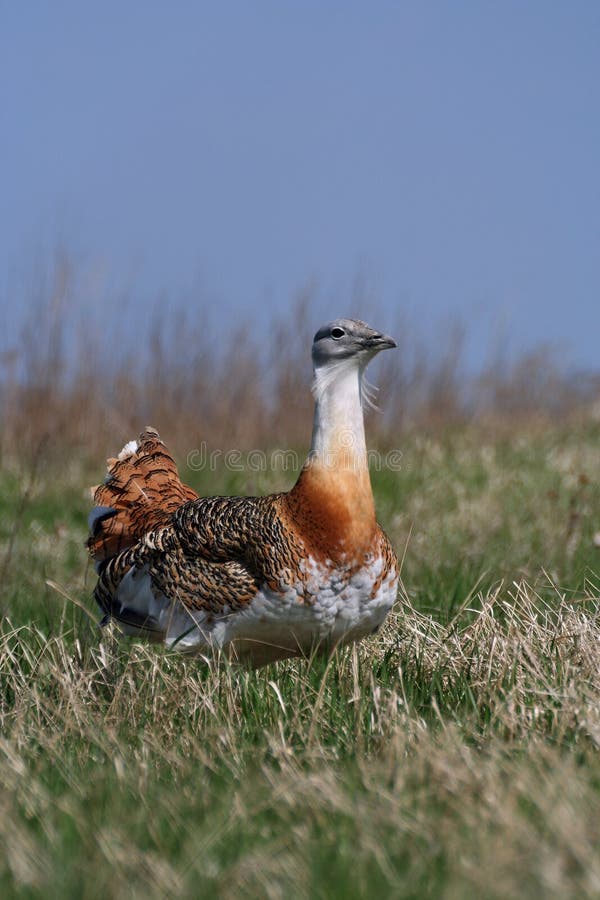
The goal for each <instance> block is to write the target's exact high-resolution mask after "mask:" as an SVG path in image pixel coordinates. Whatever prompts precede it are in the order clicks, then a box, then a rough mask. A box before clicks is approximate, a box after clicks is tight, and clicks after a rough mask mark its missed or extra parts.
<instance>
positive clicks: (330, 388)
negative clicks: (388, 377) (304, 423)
mask: <svg viewBox="0 0 600 900" xmlns="http://www.w3.org/2000/svg"><path fill="white" fill-rule="evenodd" d="M362 376H363V373H362V369H361V368H360V367H359V366H358V365H357V364H356V361H355V360H349V361H344V362H340V363H337V364H335V365H329V366H324V367H320V368H317V369H315V373H314V380H313V386H312V390H313V394H314V397H315V414H314V420H313V432H312V441H311V446H310V453H309V456H308V462H309V463H310V465H315V466H319V467H321V468H324V469H326V470H329V471H331V472H338V473H340V472H344V473H347V474H352V473H356V474H360V473H361V472H366V471H367V447H366V442H365V424H364V416H363V409H362V389H363V388H362Z"/></svg>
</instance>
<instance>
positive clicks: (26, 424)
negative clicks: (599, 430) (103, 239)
mask: <svg viewBox="0 0 600 900" xmlns="http://www.w3.org/2000/svg"><path fill="white" fill-rule="evenodd" d="M85 289H86V288H85V282H84V283H83V284H82V283H81V279H80V278H79V277H78V272H77V269H76V267H74V266H73V265H72V264H71V263H70V261H69V259H68V258H67V257H65V256H64V255H57V258H56V260H55V262H54V265H53V266H52V267H50V269H49V271H48V272H46V273H45V275H44V277H42V276H40V277H39V279H38V281H37V282H36V283H35V284H34V287H32V288H31V287H30V288H29V290H28V292H26V294H25V296H24V299H25V301H27V302H26V306H27V309H28V312H27V314H26V315H25V318H24V321H23V327H22V330H21V334H20V337H19V338H18V339H16V340H15V341H14V342H13V343H11V344H10V345H9V346H5V347H4V348H2V349H3V352H2V355H1V356H0V415H1V417H2V432H1V435H0V452H1V453H2V454H3V456H4V457H6V455H7V454H8V455H14V454H16V453H18V454H19V455H23V454H25V455H27V456H29V457H34V456H35V454H36V453H37V452H43V453H44V455H46V457H48V456H49V455H50V454H51V453H52V452H54V453H60V452H61V451H62V450H68V451H69V452H71V453H73V452H79V453H84V454H86V455H87V454H94V455H95V456H96V457H100V456H102V455H103V454H106V453H109V452H114V450H115V447H116V445H118V444H119V443H120V442H121V443H123V442H124V441H125V440H128V439H129V438H131V437H132V436H135V435H136V434H137V433H138V432H139V430H140V428H141V427H142V426H143V425H145V424H146V423H147V422H151V423H152V424H154V425H155V426H157V427H158V428H159V430H160V431H161V433H164V435H165V436H167V438H168V440H169V443H170V444H171V445H172V446H174V447H177V448H179V449H180V451H181V452H182V451H183V450H184V449H185V448H188V447H197V446H198V445H199V442H200V441H207V442H208V444H209V446H210V447H213V448H216V447H219V448H227V447H237V448H241V449H248V448H251V447H264V446H265V445H266V446H278V447H289V446H291V447H299V446H304V445H306V442H307V439H308V434H309V430H310V420H311V410H312V401H311V398H310V394H309V390H308V388H309V384H310V357H309V351H310V344H311V341H312V334H313V332H314V330H315V328H316V327H317V325H318V324H320V319H321V318H322V316H323V315H324V314H323V313H322V312H320V311H319V309H320V305H322V304H320V303H319V299H318V292H317V290H316V288H311V289H308V290H306V291H304V292H303V293H301V294H300V295H299V296H298V297H297V298H296V299H295V300H294V301H293V303H292V307H291V309H290V308H286V309H285V310H283V311H282V312H281V313H280V316H279V318H278V319H277V320H275V321H273V322H272V323H271V324H270V326H269V327H268V328H267V329H266V331H262V330H260V332H259V329H257V328H256V327H254V328H253V327H251V325H250V323H249V322H244V321H243V320H241V321H240V322H237V323H230V322H226V323H223V322H220V321H219V320H218V318H217V317H215V316H214V315H213V316H212V319H211V315H210V313H211V307H210V303H207V304H205V305H203V303H202V298H199V300H198V303H197V305H196V312H195V313H191V312H190V311H189V308H188V309H187V310H186V311H185V312H184V311H183V310H182V311H181V312H180V313H179V314H176V315H170V316H169V318H168V319H167V320H165V318H164V314H163V313H161V311H160V305H155V304H150V308H149V310H146V309H145V307H144V305H143V304H141V303H140V304H138V306H135V305H134V304H132V302H127V298H126V297H125V298H123V301H122V303H121V304H120V306H121V308H122V310H123V312H122V318H118V317H114V320H113V321H112V322H109V321H103V320H102V316H101V314H100V315H99V316H95V317H93V318H92V319H91V320H90V321H89V322H86V321H81V319H80V317H79V313H78V310H79V309H80V307H81V305H82V304H81V301H82V295H83V293H84V291H85ZM353 303H354V305H356V303H355V302H354V301H353ZM343 307H344V302H343V301H340V308H339V310H337V312H338V313H339V312H344V313H350V314H352V313H353V312H354V313H355V314H360V315H361V316H362V317H365V318H371V317H373V320H374V321H375V319H377V313H376V311H375V310H372V309H371V308H365V307H364V305H363V306H362V307H360V308H359V309H357V310H347V309H345V308H343ZM119 322H120V323H121V324H120V325H119V324H118V323H119ZM390 330H393V332H394V335H395V336H396V337H397V339H398V342H399V350H398V351H397V352H395V353H394V354H387V355H386V358H385V359H384V360H382V361H381V363H380V364H379V365H380V368H379V372H378V375H379V377H378V382H379V386H380V388H381V396H382V398H383V401H382V407H383V409H382V413H381V414H376V415H374V416H372V421H371V423H370V426H371V427H370V433H371V437H372V440H375V441H379V442H380V443H381V442H383V443H387V444H390V443H394V442H396V443H397V441H398V438H399V436H400V435H401V434H403V433H405V432H406V431H407V430H410V429H413V430H414V429H418V430H419V431H427V432H440V430H442V429H445V428H447V427H448V426H456V425H463V424H465V423H468V422H472V421H475V420H476V421H479V422H481V421H487V422H488V424H490V425H492V426H493V427H504V428H507V427H508V428H510V427H512V426H513V425H514V424H515V423H519V424H520V425H523V424H524V423H531V421H532V419H533V420H535V421H540V420H541V421H548V420H553V421H556V420H572V419H573V418H574V417H577V416H579V415H580V414H581V413H582V411H584V412H585V411H589V409H590V408H591V407H592V406H593V404H594V403H596V402H597V400H598V396H599V394H600V376H594V375H591V374H586V375H583V374H579V375H578V376H577V377H575V376H573V375H572V374H569V373H568V372H567V371H565V369H564V367H563V366H561V364H560V360H559V358H558V357H557V355H556V354H553V353H552V352H551V351H550V350H548V349H544V348H541V349H537V350H535V351H534V352H532V353H531V354H529V355H526V356H523V357H522V358H519V359H517V360H513V361H510V360H509V359H508V358H503V357H501V356H500V357H498V356H497V357H496V358H495V359H493V360H492V361H491V362H490V363H489V365H488V366H487V367H486V368H485V369H484V371H482V372H481V373H479V374H478V375H475V376H474V375H470V376H467V375H466V367H465V359H464V328H463V327H461V326H459V325H456V326H455V327H454V328H453V329H450V330H448V329H445V330H440V335H439V340H437V341H436V342H435V345H433V344H432V342H431V341H430V342H429V344H426V343H425V342H424V341H423V338H422V336H421V337H420V336H419V332H418V325H416V324H415V323H414V322H407V321H406V319H405V317H403V316H402V315H401V314H400V313H399V314H398V317H397V322H396V325H395V326H391V328H390ZM41 448H43V450H42V449H41Z"/></svg>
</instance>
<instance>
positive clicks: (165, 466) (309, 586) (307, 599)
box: [88, 319, 398, 666]
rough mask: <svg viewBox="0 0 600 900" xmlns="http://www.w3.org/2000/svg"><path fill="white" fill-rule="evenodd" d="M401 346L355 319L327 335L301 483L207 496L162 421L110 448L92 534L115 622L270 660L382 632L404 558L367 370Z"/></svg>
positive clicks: (103, 599) (185, 644) (329, 328)
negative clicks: (384, 484) (374, 430)
mask: <svg viewBox="0 0 600 900" xmlns="http://www.w3.org/2000/svg"><path fill="white" fill-rule="evenodd" d="M395 346H396V344H395V342H394V341H393V340H392V338H390V337H387V336H386V335H383V334H380V333H379V332H378V331H374V330H373V329H372V328H370V327H369V326H368V325H366V324H365V323H364V322H359V321H357V320H355V319H337V320H336V321H334V322H332V323H330V324H329V325H325V326H324V327H323V328H321V329H319V331H318V332H317V333H316V335H315V339H314V343H313V347H312V359H313V367H314V381H313V393H314V396H315V413H314V425H313V433H312V443H311V448H310V452H309V454H308V458H307V460H306V462H305V464H304V467H303V469H302V471H301V473H300V476H299V478H298V481H297V482H296V484H295V485H294V487H293V488H292V489H291V490H290V491H288V492H287V493H281V494H272V495H270V496H266V497H202V498H200V497H198V495H197V494H196V493H195V492H194V491H193V490H192V489H191V488H189V487H187V486H186V485H184V484H182V482H181V480H180V478H179V475H178V473H177V469H176V466H175V463H174V462H173V459H172V458H171V456H170V455H169V453H168V452H167V450H166V448H165V446H164V444H163V443H162V441H161V440H160V438H159V436H158V433H157V432H156V431H155V430H154V429H151V428H147V429H146V430H145V431H144V432H143V433H142V434H141V435H140V437H139V439H138V440H137V441H130V442H129V443H128V444H126V445H125V447H124V448H123V450H122V451H121V453H120V454H119V456H118V458H117V459H111V460H109V461H108V473H107V476H106V478H105V481H104V483H103V484H102V485H100V486H99V487H98V488H96V489H95V491H94V502H95V504H96V505H95V507H94V508H93V510H92V512H91V513H90V532H91V536H90V538H89V541H88V547H89V550H90V554H91V555H92V557H93V558H94V560H95V561H96V564H97V569H98V573H99V579H98V584H97V586H96V590H95V597H96V600H97V602H98V604H99V605H100V607H101V608H102V610H103V612H104V613H105V620H106V621H108V619H109V618H111V617H112V618H114V619H115V620H116V621H117V622H118V623H119V625H120V627H121V628H122V630H123V631H124V632H126V633H127V634H133V635H138V636H143V637H147V638H150V639H152V640H157V641H162V642H164V643H165V644H167V645H168V646H171V647H172V646H174V647H176V648H178V649H181V650H197V651H208V650H210V649H213V650H214V649H218V650H224V651H225V652H226V653H227V655H228V656H229V657H231V658H233V659H237V660H240V661H246V662H248V663H250V664H251V665H257V666H258V665H263V664H265V663H267V662H271V661H273V660H276V659H282V658H284V657H290V656H298V655H304V654H308V653H310V652H311V651H312V650H313V649H315V648H316V649H319V648H320V649H324V648H327V647H333V646H337V645H339V644H344V643H348V642H349V641H355V640H358V639H360V638H362V637H364V636H365V635H367V634H370V633H372V632H373V631H375V630H376V629H377V628H378V626H379V625H380V624H381V623H382V622H383V620H384V619H385V617H386V615H387V613H388V611H389V609H390V607H391V606H392V604H393V602H394V600H395V599H396V593H397V586H398V563H397V559H396V555H395V553H394V551H393V549H392V546H391V544H390V542H389V540H388V538H387V537H386V535H385V534H384V532H383V531H382V529H381V528H380V526H379V525H378V524H377V521H376V518H375V506H374V502H373V494H372V491H371V482H370V478H369V471H368V460H367V450H366V444H365V431H364V421H363V409H362V403H363V399H364V391H365V385H364V371H365V368H366V366H367V363H368V362H369V361H370V360H371V359H372V358H373V357H374V356H375V354H377V353H379V351H380V350H385V349H386V348H389V347H395Z"/></svg>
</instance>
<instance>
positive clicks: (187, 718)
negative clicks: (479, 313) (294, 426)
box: [0, 422, 600, 898]
mask: <svg viewBox="0 0 600 900" xmlns="http://www.w3.org/2000/svg"><path fill="white" fill-rule="evenodd" d="M599 443H600V426H598V425H596V424H594V423H593V422H588V423H583V424H580V425H578V426H571V427H569V428H567V427H566V426H564V427H558V426H557V427H551V426H544V427H537V428H533V427H532V428H530V429H526V428H521V429H520V430H517V431H516V432H515V431H514V430H512V431H510V432H509V431H508V430H505V432H504V433H500V434H493V433H492V432H491V431H490V432H486V431H485V430H483V429H478V428H477V427H475V426H470V427H469V428H468V429H465V430H461V431H455V432H452V431H448V432H447V433H445V434H444V435H443V436H441V437H436V438H434V437H429V438H425V437H417V436H414V437H407V438H405V439H404V441H403V445H402V460H403V465H402V469H401V471H398V472H390V471H382V472H373V476H372V477H373V483H374V490H375V494H376V502H377V507H378V512H379V518H380V520H381V522H382V524H383V525H384V526H385V527H386V529H387V530H388V532H389V534H390V536H391V538H392V540H393V542H394V544H395V546H396V548H397V550H398V554H399V556H400V557H403V573H402V574H403V589H402V592H401V596H400V597H399V600H398V603H397V606H396V608H395V612H394V614H393V615H392V616H391V617H390V619H389V621H388V623H387V625H386V627H385V628H384V630H383V631H382V633H380V634H378V635H376V636H375V637H373V638H371V639H370V640H368V641H366V642H364V643H363V644H361V645H360V646H358V647H355V648H350V649H346V650H343V651H340V652H339V653H337V654H336V655H334V656H333V657H332V658H331V659H330V660H329V661H327V660H313V661H293V662H285V663H279V664H278V665H275V666H271V667H268V668H266V669H263V670H260V671H257V672H247V671H238V670H235V669H232V668H228V667H227V666H226V665H225V664H221V665H218V664H217V663H215V662H214V661H212V662H207V661H203V660H202V659H192V658H181V657H178V656H177V655H175V654H170V653H167V652H165V651H163V650H161V649H157V648H155V647H144V646H142V645H140V644H135V643H130V642H128V641H127V640H125V639H122V638H118V637H117V636H116V635H115V634H114V633H113V632H111V631H110V630H107V631H104V632H101V631H100V630H99V629H98V628H97V626H96V624H95V622H96V620H97V613H96V610H95V609H94V608H93V604H92V601H91V591H92V588H93V583H94V576H93V573H92V571H91V569H90V568H89V566H88V564H87V561H86V557H85V552H84V549H83V541H84V538H85V531H86V529H85V520H86V515H87V506H88V500H87V497H86V494H85V486H86V485H87V484H91V483H95V482H97V481H98V480H99V478H100V477H101V475H102V466H101V463H102V460H100V459H99V460H98V465H97V467H96V468H93V467H91V466H90V465H89V464H86V463H84V462H83V461H82V462H77V461H73V460H72V459H70V461H69V463H68V465H60V464H58V463H56V464H53V465H52V467H51V468H50V469H49V470H42V469H41V468H40V467H38V468H37V471H32V470H31V469H30V468H29V467H27V466H22V465H21V464H19V463H17V462H14V463H11V462H10V461H6V460H5V462H4V465H3V469H2V473H1V475H0V575H1V584H2V595H1V605H2V613H3V619H2V627H1V634H0V645H1V646H0V678H1V695H0V696H1V713H0V714H1V729H0V731H1V737H0V779H1V782H2V788H1V791H0V804H1V807H2V808H1V814H0V845H1V847H2V851H1V861H0V893H1V895H2V896H3V897H10V896H24V897H44V898H53V897H56V898H58V897H60V898H64V897H83V898H96V897H102V898H105V897H164V896H173V895H176V896H184V897H204V896H207V897H208V896H217V897H240V896H249V897H257V896H261V897H262V896H265V897H269V898H279V897H281V898H283V897H323V898H325V897H327V898H331V897H366V896H373V897H379V896H383V897H385V896H394V897H415V898H422V897H445V898H462V897H481V898H488V897H489V898H491V897H498V898H500V897H502V898H510V897H533V896H544V897H560V898H568V897H578V898H581V897H598V896H600V757H599V755H598V747H599V745H600V670H599V664H600V625H599V618H598V612H599V599H598V598H599V591H600V574H597V573H600V550H599V549H597V548H596V547H595V546H594V540H593V538H594V533H595V532H596V530H600V454H599V452H598V447H599ZM174 449H177V450H179V451H181V453H182V455H183V451H185V449H186V448H185V447H179V448H174ZM186 474H187V476H188V480H189V481H190V483H193V484H194V486H195V487H197V488H198V489H199V490H200V491H202V492H204V493H220V492H224V493H236V492H240V493H254V492H259V493H262V492H267V491H270V490H275V489H281V488H283V487H286V486H287V485H289V483H290V475H289V473H288V474H287V475H286V474H285V473H281V472H276V473H272V474H267V473H262V474H259V475H256V474H254V475H252V476H251V477H250V476H245V475H244V474H242V473H236V474H233V473H229V472H225V471H221V472H218V473H211V472H200V473H198V472H196V473H193V472H190V473H186Z"/></svg>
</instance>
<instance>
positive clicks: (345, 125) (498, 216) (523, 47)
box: [0, 0, 600, 368]
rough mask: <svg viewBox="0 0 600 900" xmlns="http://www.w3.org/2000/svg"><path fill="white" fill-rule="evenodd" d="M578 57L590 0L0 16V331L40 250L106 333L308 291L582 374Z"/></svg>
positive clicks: (584, 138)
mask: <svg viewBox="0 0 600 900" xmlns="http://www.w3.org/2000/svg"><path fill="white" fill-rule="evenodd" d="M599 47H600V3H597V2H595V0H594V2H591V0H590V2H585V0H576V2H571V3H567V2H556V0H555V2H534V0H518V2H512V0H503V2H502V3H491V2H485V0H478V2H461V0H452V2H451V0H447V2H370V3H366V2H353V0H344V2H341V0H339V2H330V0H319V2H313V0H303V2H299V0H296V2H291V0H290V2H286V0H278V2H275V0H271V2H263V0H255V2H249V0H246V2H227V0H222V2H218V3H203V2H193V3H192V2H174V3H157V2H145V3H142V2H124V3H122V2H119V3H117V2H112V0H108V2H103V3H102V4H99V3H97V4H92V3H81V2H62V0H55V2H53V3H46V2H43V3H42V2H33V0H32V2H24V3H15V2H7V0H0V112H1V122H2V129H1V150H0V173H1V174H0V189H1V196H2V205H1V209H2V213H1V214H0V292H1V293H0V300H1V303H2V314H1V316H0V326H1V333H2V334H3V335H4V339H5V340H7V339H8V337H7V336H10V335H11V334H12V333H13V331H14V326H15V322H16V321H17V320H18V316H19V313H18V312H17V310H16V306H17V303H18V302H19V301H20V299H21V297H22V296H26V292H25V291H24V289H23V287H22V285H23V283H24V280H26V279H25V278H24V273H27V272H28V271H29V270H30V269H31V266H32V260H33V259H34V258H36V259H40V258H41V259H42V260H43V259H44V258H46V257H48V258H50V256H51V253H52V250H53V249H54V248H55V247H56V246H58V245H60V246H63V247H65V248H67V250H68V252H69V253H70V254H71V255H72V256H73V258H74V259H75V260H76V261H78V265H80V266H81V267H82V269H83V270H85V271H86V272H88V273H90V272H91V273H93V279H92V280H93V284H94V289H93V290H92V289H90V290H88V291H85V290H84V291H82V293H81V296H79V298H78V301H77V302H78V303H79V304H80V305H81V311H82V313H85V307H86V304H88V305H89V306H90V307H96V306H97V304H98V297H101V298H102V303H105V304H106V305H105V316H106V317H107V319H108V320H110V319H111V318H112V317H115V316H117V315H118V302H119V301H118V296H120V295H122V294H123V292H128V293H129V294H130V295H131V296H132V297H133V298H134V299H133V301H132V302H133V303H134V304H142V303H144V302H147V301H148V299H149V298H151V299H152V300H153V302H154V301H155V300H156V298H162V299H161V302H163V303H165V304H173V305H178V304H181V303H187V304H188V305H190V306H194V305H196V304H200V303H210V304H212V306H213V309H214V310H216V312H217V315H218V317H219V321H224V322H225V323H226V324H227V325H228V326H229V325H231V324H237V322H239V320H240V318H241V317H249V318H252V319H255V320H257V321H258V323H259V324H262V323H263V322H265V321H267V320H268V318H269V317H270V316H272V315H273V314H274V312H275V311H276V310H277V309H281V308H285V305H286V304H288V303H289V302H290V298H291V297H292V296H293V295H294V293H296V292H297V291H298V290H299V289H301V288H302V286H303V285H305V284H307V283H308V282H309V281H311V280H313V281H314V282H316V283H318V285H319V297H320V301H319V304H320V307H321V310H322V316H323V317H325V318H327V317H333V316H334V315H337V314H343V313H345V312H346V311H351V312H362V313H363V315H364V316H365V317H366V318H373V316H375V318H376V321H375V323H374V324H377V325H378V326H381V327H393V323H394V322H395V321H396V319H397V315H398V312H399V311H401V312H402V313H403V315H404V317H405V318H407V320H408V321H409V322H411V323H413V324H414V325H415V327H416V330H418V331H420V332H421V333H424V334H427V333H428V332H429V331H430V332H431V333H434V334H438V335H439V334H440V330H439V323H443V322H447V321H449V320H451V319H452V317H453V316H455V315H458V316H459V317H461V318H462V319H463V320H464V321H465V322H467V324H468V329H469V335H470V341H469V354H470V358H471V361H472V362H473V364H475V365H476V364H477V363H478V361H479V360H480V358H481V357H482V355H483V354H484V348H488V347H489V346H490V344H493V342H494V341H495V339H496V336H497V335H498V334H501V335H502V337H503V339H505V340H508V341H509V343H510V346H511V347H512V348H513V349H514V350H515V351H520V350H522V349H526V348H528V347H531V346H534V345H537V344H539V343H540V342H552V343H559V344H560V346H561V347H563V348H564V351H565V358H566V359H568V360H569V362H570V363H571V364H572V365H574V366H585V367H593V368H597V367H599V368H600V357H599V353H598V349H597V347H598V333H599V331H600V246H599V245H600V52H599V49H598V48H599ZM90 277H91V276H90ZM357 280H358V281H359V282H360V283H362V284H364V285H366V288H367V290H366V292H365V298H364V300H363V301H362V302H357V299H356V296H355V298H354V300H352V299H351V298H352V291H353V289H354V288H355V285H356V282H357ZM88 283H91V282H89V279H88ZM371 297H372V298H374V299H373V300H372V299H369V298H371ZM321 310H320V314H321ZM375 310H377V312H375ZM318 324H320V322H318V321H316V322H315V327H316V325H318ZM441 334H442V335H443V330H442V332H441Z"/></svg>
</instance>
